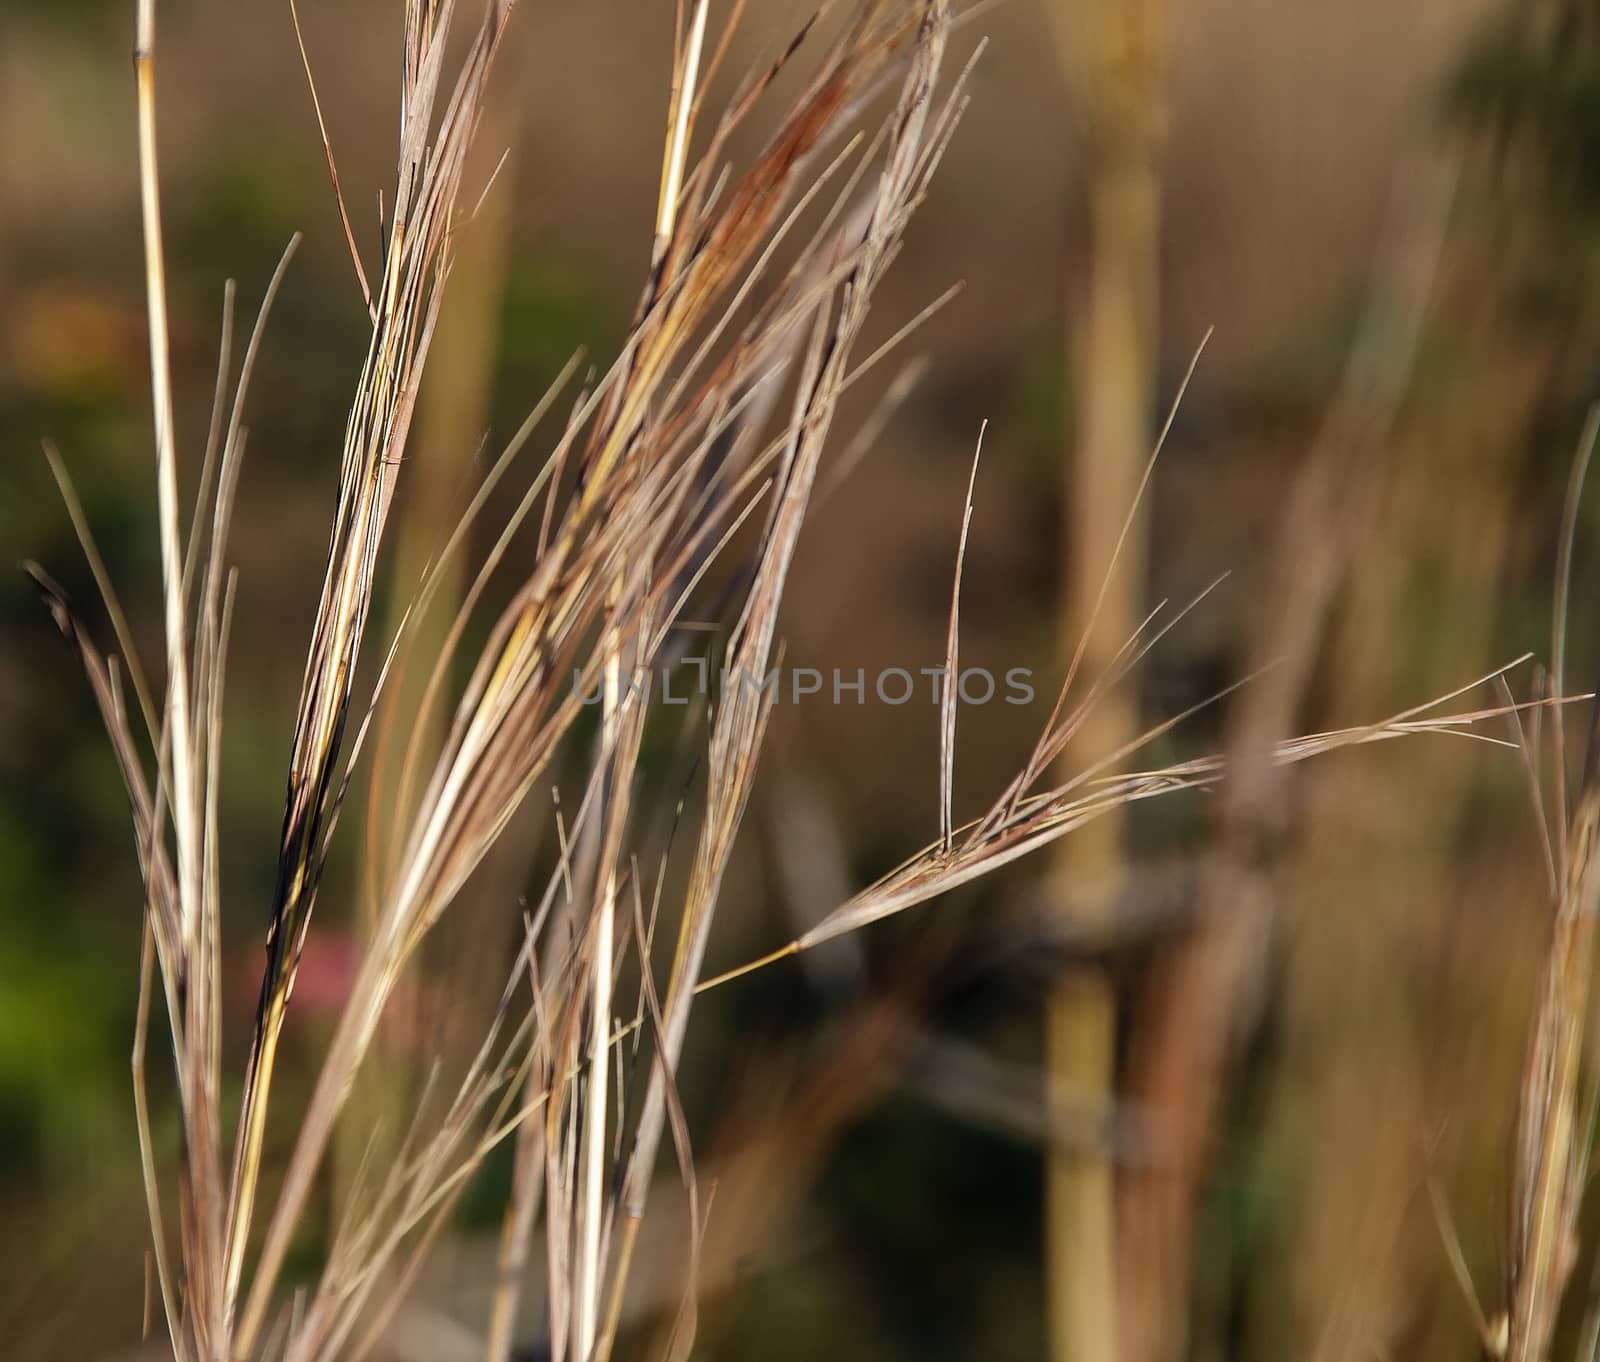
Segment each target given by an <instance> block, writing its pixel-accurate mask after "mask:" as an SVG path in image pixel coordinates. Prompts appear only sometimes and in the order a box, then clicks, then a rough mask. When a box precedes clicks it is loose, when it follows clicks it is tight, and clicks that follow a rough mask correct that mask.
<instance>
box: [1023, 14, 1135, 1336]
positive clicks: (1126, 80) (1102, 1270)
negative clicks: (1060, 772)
mask: <svg viewBox="0 0 1600 1362" xmlns="http://www.w3.org/2000/svg"><path fill="white" fill-rule="evenodd" d="M1058 5H1059V8H1058V10H1057V12H1056V13H1055V16H1054V17H1055V18H1056V19H1057V20H1058V23H1059V26H1060V28H1061V31H1062V37H1063V50H1064V52H1065V54H1066V57H1067V63H1066V64H1067V67H1068V74H1069V77H1070V78H1071V79H1072V81H1073V84H1074V86H1075V87H1076V91H1077V94H1078V97H1079V99H1080V101H1081V104H1082V106H1083V108H1084V110H1085V113H1086V119H1087V123H1088V138H1087V144H1086V150H1087V158H1086V159H1087V170H1088V184H1087V193H1088V277H1087V281H1086V286H1085V292H1084V295H1083V300H1082V310H1081V313H1080V316H1079V318H1078V328H1079V334H1080V338H1081V339H1080V344H1079V347H1078V363H1077V366H1076V376H1077V379H1078V381H1077V383H1076V384H1074V391H1076V392H1077V393H1079V394H1081V398H1080V401H1079V404H1078V414H1079V420H1078V428H1077V430H1076V432H1075V435H1076V448H1075V453H1074V457H1073V458H1072V459H1071V462H1070V470H1071V471H1070V478H1071V483H1070V496H1069V498H1068V508H1067V524H1066V527H1065V528H1066V541H1067V544H1068V556H1067V562H1066V564H1065V567H1066V591H1067V612H1066V620H1065V624H1066V632H1067V636H1068V647H1069V649H1070V648H1072V647H1075V646H1076V644H1077V641H1078V639H1079V638H1080V637H1081V638H1083V640H1084V652H1083V675H1084V676H1085V678H1088V679H1092V678H1094V677H1097V676H1099V675H1100V674H1102V673H1103V672H1104V671H1105V670H1106V669H1107V668H1108V667H1109V665H1110V664H1111V662H1112V659H1113V658H1114V656H1115V655H1116V653H1117V651H1118V649H1120V648H1121V647H1122V645H1123V644H1124V643H1125V642H1126V641H1127V639H1128V637H1129V636H1130V635H1131V634H1132V633H1133V631H1134V629H1135V628H1136V627H1137V624H1138V621H1139V619H1140V617H1141V616H1142V614H1143V609H1142V606H1141V601H1142V599H1143V596H1144V578H1145V571H1144V559H1145V553H1146V535H1147V528H1146V524H1145V518H1144V516H1143V515H1140V516H1138V517H1137V518H1136V519H1135V521H1134V522H1133V524H1132V526H1131V528H1130V530H1129V535H1128V539H1127V541H1126V543H1125V544H1124V546H1123V549H1122V553H1121V559H1120V561H1119V562H1118V563H1117V565H1116V568H1115V571H1114V574H1113V576H1112V577H1111V579H1110V580H1109V582H1106V584H1105V594H1104V598H1103V600H1102V602H1101V604H1100V606H1099V608H1098V610H1096V604H1095V603H1096V600H1097V599H1099V598H1100V594H1101V587H1102V582H1104V581H1105V578H1106V573H1107V571H1108V567H1109V566H1110V565H1111V564H1112V561H1113V558H1114V556H1115V555H1116V540H1117V535H1118V533H1119V532H1120V530H1121V527H1122V524H1123V521H1124V517H1125V516H1126V515H1127V513H1128V508H1129V507H1130V506H1131V505H1132V504H1133V502H1134V500H1135V498H1136V496H1137V493H1138V486H1139V480H1140V475H1141V473H1142V470H1143V466H1144V463H1145V460H1146V459H1147V458H1148V456H1149V451H1150V446H1151V441H1152V438H1153V431H1152V426H1151V411H1152V406H1153V397H1154V382H1155V372H1154V371H1155V362H1156V306H1157V272H1158V264H1159V240H1160V219H1161V203H1160V184H1159V178H1158V173H1157V160H1158V152H1159V142H1160V123H1161V119H1160V115H1159V108H1158V106H1159V98H1160V96H1159V84H1160V61H1159V42H1158V31H1159V28H1160V8H1161V0H1089V3H1078V4H1072V5H1068V4H1066V3H1065V0H1058ZM1137 722H1138V711H1137V701H1136V698H1135V696H1133V695H1131V694H1129V693H1127V691H1126V690H1125V689H1124V690H1119V691H1117V692H1114V693H1113V694H1111V695H1109V696H1107V697H1106V698H1105V699H1103V700H1102V701H1100V702H1099V703H1098V704H1097V705H1096V706H1095V708H1094V710H1093V712H1092V714H1091V715H1090V717H1089V718H1088V720H1087V721H1086V722H1085V724H1084V726H1083V728H1082V730H1081V732H1080V734H1079V736H1078V738H1077V739H1076V740H1075V741H1074V743H1073V745H1072V747H1071V748H1070V749H1069V750H1068V752H1067V754H1066V758H1065V759H1066V761H1067V762H1068V763H1069V767H1070V769H1071V770H1082V769H1083V768H1084V767H1086V766H1088V765H1090V764H1091V763H1093V762H1095V761H1098V760H1100V759H1102V758H1104V757H1106V756H1108V755H1109V754H1110V753H1112V752H1115V751H1116V750H1118V749H1119V748H1122V747H1123V746H1124V745H1126V744H1127V743H1128V742H1129V741H1131V740H1132V738H1133V737H1134V736H1135V733H1136V726H1137ZM1125 833H1126V826H1125V821H1124V820H1123V819H1122V818H1120V817H1107V818H1102V819H1100V820H1098V821H1096V822H1095V823H1092V824H1090V825H1089V826H1088V827H1086V828H1084V829H1083V830H1082V831H1080V832H1078V833H1076V834H1075V835H1074V836H1072V837H1070V838H1067V839H1065V840H1064V841H1063V842H1062V843H1061V847H1062V850H1061V853H1060V857H1059V861H1058V866H1059V871H1060V875H1061V877H1062V879H1063V881H1067V882H1076V883H1078V884H1080V885H1081V884H1082V883H1083V882H1085V881H1094V882H1095V884H1096V888H1097V890H1100V889H1103V890H1104V891H1105V892H1096V893H1093V894H1091V895H1089V898H1091V899H1092V900H1093V901H1094V902H1097V903H1102V904H1112V903H1114V902H1115V901H1116V899H1117V897H1118V887H1119V884H1120V881H1121V880H1122V878H1123V877H1124V875H1125V873H1126V866H1125V859H1124V840H1125ZM1045 1045H1046V1061H1045V1062H1046V1070H1047V1085H1048V1092H1047V1099H1048V1101H1050V1102H1051V1103H1054V1102H1056V1101H1058V1100H1064V1099H1065V1098H1066V1097H1067V1096H1069V1095H1071V1096H1074V1097H1076V1098H1078V1099H1080V1100H1081V1099H1083V1098H1084V1097H1086V1096H1087V1097H1089V1098H1090V1099H1093V1098H1094V1097H1095V1096H1097V1095H1105V1096H1107V1097H1109V1095H1110V1094H1111V1092H1112V1090H1113V1088H1114V1083H1115V1058H1116V1056H1115V1051H1116V997H1115V991H1114V987H1113V983H1112V980H1111V979H1110V977H1109V976H1108V975H1107V974H1106V973H1105V971H1104V970H1102V969H1099V968H1094V967H1090V968H1084V967H1078V966H1075V967H1072V968H1070V969H1069V970H1067V971H1066V972H1064V973H1063V974H1062V975H1060V976H1059V977H1058V978H1057V980H1056V981H1055V985H1054V987H1053V989H1052V991H1051V996H1050V999H1049V1003H1048V1012H1047V1017H1046V1024H1045ZM1047 1184H1048V1185H1047V1233H1046V1252H1047V1279H1046V1280H1047V1291H1048V1295H1049V1321H1048V1323H1049V1329H1048V1334H1049V1342H1050V1356H1051V1357H1052V1358H1053V1359H1054V1362H1087V1359H1093V1360H1094V1362H1115V1359H1116V1358H1117V1355H1118V1346H1117V1344H1118V1339H1117V1318H1116V1289H1115V1287H1116V1282H1115V1263H1116V1252H1115V1250H1116V1243H1115V1182H1114V1175H1113V1170H1112V1167H1111V1164H1110V1162H1109V1161H1108V1160H1107V1159H1106V1158H1104V1157H1101V1156H1099V1155H1094V1154H1087V1153H1085V1152H1084V1151H1082V1150H1067V1149H1062V1148H1054V1149H1052V1151H1051V1153H1050V1156H1049V1168H1048V1175H1047Z"/></svg>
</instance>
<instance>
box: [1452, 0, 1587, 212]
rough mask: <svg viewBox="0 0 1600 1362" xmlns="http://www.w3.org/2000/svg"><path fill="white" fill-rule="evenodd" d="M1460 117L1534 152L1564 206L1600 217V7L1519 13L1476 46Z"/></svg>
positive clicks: (1463, 82) (1463, 83)
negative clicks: (1569, 205) (1573, 207)
mask: <svg viewBox="0 0 1600 1362" xmlns="http://www.w3.org/2000/svg"><path fill="white" fill-rule="evenodd" d="M1450 97H1451V104H1452V106H1453V108H1454V110H1455V111H1456V112H1457V113H1458V114H1460V115H1462V116H1464V117H1465V118H1467V119H1468V120H1469V121H1472V122H1476V123H1478V124H1480V125H1482V126H1484V127H1486V128H1487V129H1489V130H1490V131H1491V132H1492V133H1493V134H1494V135H1495V136H1496V137H1497V138H1498V139H1499V140H1500V141H1501V142H1502V144H1510V143H1512V142H1518V143H1523V144H1525V145H1528V146H1530V147H1531V148H1532V149H1533V150H1534V151H1535V153H1536V154H1537V155H1538V156H1539V157H1540V158H1541V160H1542V161H1543V163H1544V166H1545V169H1546V170H1547V172H1548V175H1547V182H1548V184H1549V187H1550V189H1551V190H1552V192H1553V194H1554V196H1555V198H1556V200H1557V202H1560V203H1567V204H1571V205H1573V206H1576V207H1578V208H1580V209H1581V210H1582V211H1583V212H1584V213H1585V214H1592V213H1595V212H1597V211H1600V4H1596V3H1595V0H1562V3H1560V4H1559V5H1557V6H1554V7H1551V6H1534V5H1527V6H1518V7H1515V8H1513V9H1512V10H1510V12H1508V13H1507V14H1505V15H1503V16H1501V17H1500V18H1498V19H1497V20H1496V21H1495V22H1494V23H1492V24H1491V25H1489V26H1488V27H1487V28H1486V29H1485V30H1484V32H1483V33H1482V34H1481V35H1480V37H1479V38H1478V40H1477V41H1476V42H1475V43H1474V44H1473V45H1472V46H1471V48H1470V49H1469V51H1468V54H1467V57H1466V59H1465V61H1463V63H1462V64H1461V66H1460V68H1459V70H1458V71H1457V73H1456V77H1455V80H1454V82H1453V84H1452V86H1451V90H1450Z"/></svg>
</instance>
